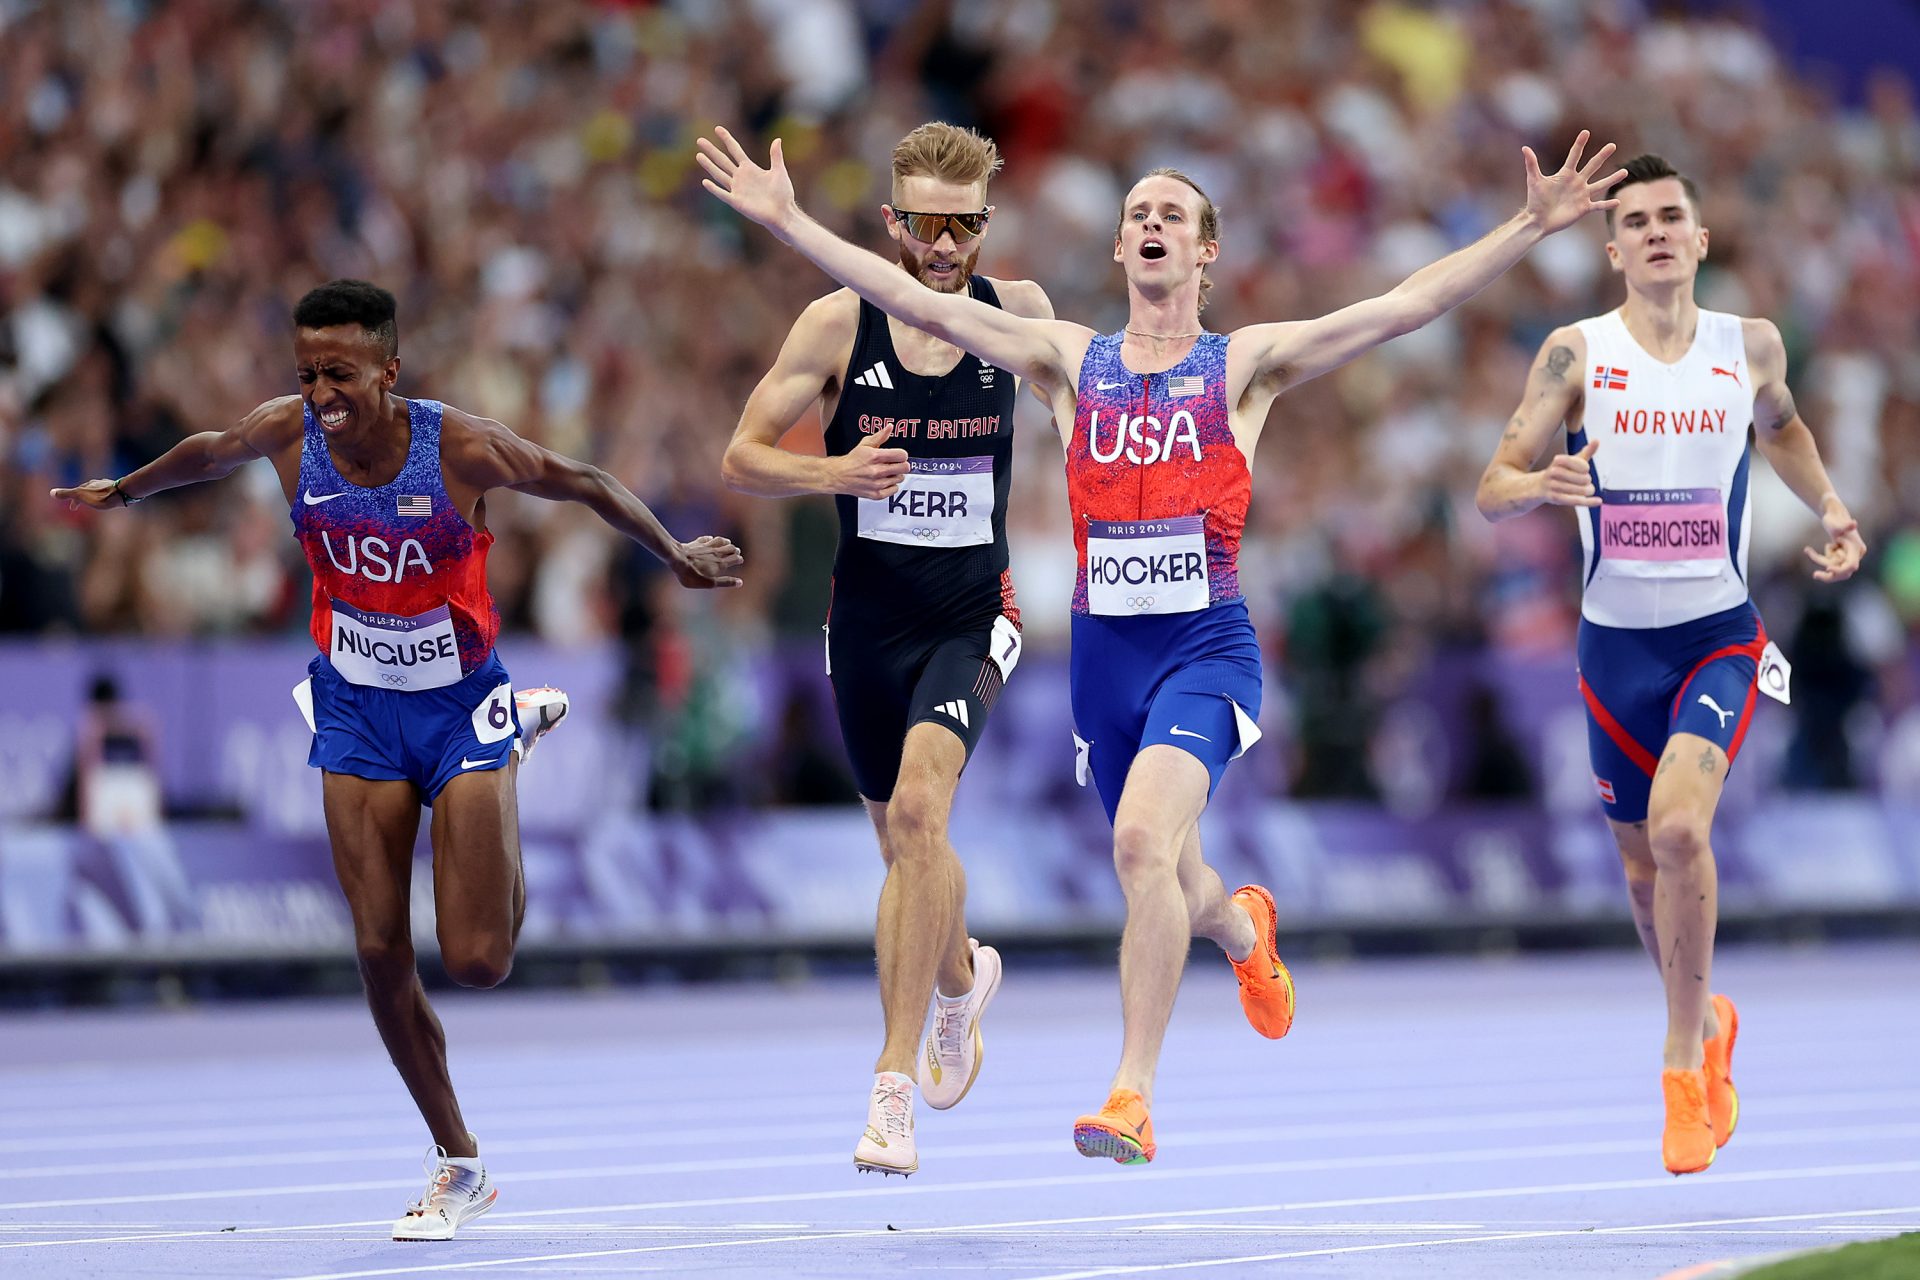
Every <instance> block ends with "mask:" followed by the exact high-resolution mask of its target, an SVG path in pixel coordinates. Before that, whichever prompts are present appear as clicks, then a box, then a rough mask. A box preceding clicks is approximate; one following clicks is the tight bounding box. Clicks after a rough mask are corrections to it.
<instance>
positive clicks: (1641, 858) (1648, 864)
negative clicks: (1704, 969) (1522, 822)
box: [1607, 819, 1720, 1040]
mask: <svg viewBox="0 0 1920 1280" xmlns="http://www.w3.org/2000/svg"><path fill="white" fill-rule="evenodd" d="M1607 825H1609V826H1611V827H1612V828H1613V842H1614V844H1615V845H1617V846H1619V849H1620V863H1621V865H1622V866H1623V867H1624V868H1625V869H1626V873H1627V904H1628V906H1629V908H1630V909H1631V910H1632V911H1633V927H1634V928H1635V929H1636V930H1638V931H1639V934H1640V945H1641V946H1643V947H1645V948H1646V950H1647V954H1648V955H1649V956H1651V957H1653V967H1654V968H1655V969H1658V970H1659V971H1660V972H1661V973H1662V974H1663V975H1664V974H1665V972H1666V958H1665V956H1664V955H1662V953H1661V950H1660V930H1659V929H1658V928H1656V927H1655V925H1654V920H1653V895H1654V886H1655V884H1657V883H1658V881H1659V868H1658V867H1657V866H1656V865H1655V863H1654V860H1653V846H1652V844H1651V843H1650V842H1649V841H1648V839H1647V824H1646V823H1645V822H1614V821H1613V820H1611V819H1609V820H1608V824H1607ZM1703 1025H1704V1027H1705V1031H1706V1037H1707V1039H1709V1040H1711V1039H1712V1038H1713V1037H1715V1036H1717V1035H1719V1034H1720V1017H1719V1015H1718V1014H1716V1013H1715V1012H1714V1011H1713V1001H1712V1000H1708V1001H1707V1018H1706V1022H1705V1023H1704V1024H1703Z"/></svg>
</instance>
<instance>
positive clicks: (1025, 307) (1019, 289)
mask: <svg viewBox="0 0 1920 1280" xmlns="http://www.w3.org/2000/svg"><path fill="white" fill-rule="evenodd" d="M987 279H988V280H989V281H990V282H991V283H992V285H993V291H994V292H995V293H996V294H998V295H999V297H1000V309H1001V310H1003V311H1006V312H1009V313H1011V314H1013V315H1016V316H1025V317H1026V318H1027V319H1029V320H1051V319H1053V318H1054V315H1053V300H1052V299H1050V298H1049V297H1047V291H1046V290H1045V289H1042V288H1041V287H1040V284H1039V282H1038V281H1036V280H999V279H995V278H994V277H993V276H988V277H987Z"/></svg>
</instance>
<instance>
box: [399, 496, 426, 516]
mask: <svg viewBox="0 0 1920 1280" xmlns="http://www.w3.org/2000/svg"><path fill="white" fill-rule="evenodd" d="M396 505H397V507H398V508H399V512H400V514H401V515H403V516H430V515H432V514H433V499H432V498H429V497H425V496H422V495H411V496H407V495H403V496H402V497H401V499H400V501H399V502H398V503H397V504H396Z"/></svg>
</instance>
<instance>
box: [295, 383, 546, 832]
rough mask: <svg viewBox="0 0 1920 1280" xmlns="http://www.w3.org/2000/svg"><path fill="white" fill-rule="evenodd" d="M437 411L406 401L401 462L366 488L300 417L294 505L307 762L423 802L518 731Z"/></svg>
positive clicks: (500, 759) (484, 765) (431, 404)
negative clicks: (305, 627) (443, 463)
mask: <svg viewBox="0 0 1920 1280" xmlns="http://www.w3.org/2000/svg"><path fill="white" fill-rule="evenodd" d="M443 412H444V406H442V405H441V404H440V403H438V402H437V401H433V400H412V401H409V402H408V404H407V424H408V430H409V432H410V439H409V442H408V446H407V460H406V462H405V463H404V464H403V465H402V466H401V468H400V474H399V475H397V476H395V477H394V478H393V479H392V480H391V481H389V482H388V483H386V484H383V485H377V486H374V487H371V488H369V487H365V486H362V485H356V484H350V483H348V482H347V481H346V480H344V479H342V478H341V476H340V473H339V471H338V470H337V469H336V468H335V467H334V465H333V456H332V454H331V453H329V452H328V449H327V441H326V437H325V435H324V434H322V432H321V430H320V425H319V423H318V422H317V421H316V420H315V419H314V415H313V411H312V410H311V409H306V410H304V414H305V436H304V439H303V442H302V446H301V450H300V489H299V492H298V493H296V494H295V495H294V497H293V506H292V518H293V528H294V535H295V536H296V537H298V538H299V540H300V545H301V547H302V549H303V550H305V552H306V555H307V563H308V564H309V565H310V566H311V567H312V569H313V624H312V631H313V639H314V643H315V644H317V645H319V647H320V654H319V656H318V657H316V658H314V660H313V662H312V664H311V665H310V666H309V667H308V672H309V679H308V681H307V682H306V684H304V685H302V687H301V688H300V689H299V690H297V691H296V692H295V698H296V699H297V700H299V701H300V702H301V705H302V709H303V710H304V711H305V712H306V713H307V718H308V722H309V724H310V725H311V726H312V728H313V731H314V734H313V746H312V748H311V750H310V751H309V752H308V753H307V763H308V764H311V765H313V766H314V767H315V768H319V769H325V770H327V771H328V772H330V773H339V774H346V775H350V776H353V777H358V778H370V779H376V780H403V781H409V782H412V783H413V784H414V786H415V787H416V788H418V790H419V792H420V794H421V797H422V798H423V799H425V800H426V801H427V802H428V803H432V801H433V799H434V797H436V796H437V795H439V793H440V791H441V789H442V788H444V787H445V786H446V785H447V783H448V782H449V781H451V780H452V779H453V778H455V777H457V776H459V775H460V774H463V773H475V772H487V771H490V770H495V769H500V768H503V767H505V765H506V764H507V762H508V761H509V760H510V759H511V758H512V755H513V751H512V748H513V739H514V738H515V737H517V736H518V734H519V727H520V725H519V716H518V713H517V711H516V710H515V707H514V702H513V682H512V680H511V679H510V678H509V677H508V675H507V671H506V668H505V667H504V666H503V665H502V664H501V662H500V658H499V656H498V655H497V654H496V653H495V652H494V649H493V643H494V638H495V637H496V636H497V635H498V634H499V632H500V614H499V611H498V610H497V609H495V608H494V605H493V597H492V596H491V595H490V594H489V593H488V591H487V548H488V547H490V546H492V545H493V535H492V534H491V533H488V532H485V531H483V530H476V529H475V528H474V527H473V526H472V525H470V524H468V523H467V521H466V518H465V517H464V516H462V515H461V514H460V511H459V510H458V508H456V507H455V506H454V504H453V502H452V500H451V499H450V498H449V497H448V496H447V489H446V483H445V481H444V479H443V478H442V475H441V470H440V424H441V419H442V415H443Z"/></svg>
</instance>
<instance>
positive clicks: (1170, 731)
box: [1071, 599, 1260, 821]
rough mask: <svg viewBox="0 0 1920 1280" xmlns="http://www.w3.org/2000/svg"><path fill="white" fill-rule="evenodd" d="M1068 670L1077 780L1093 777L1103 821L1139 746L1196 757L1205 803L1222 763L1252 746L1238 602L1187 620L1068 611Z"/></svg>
mask: <svg viewBox="0 0 1920 1280" xmlns="http://www.w3.org/2000/svg"><path fill="white" fill-rule="evenodd" d="M1071 670H1072V680H1073V686H1072V696H1073V722H1074V735H1073V744H1074V752H1075V760H1074V770H1075V774H1076V779H1077V781H1079V783H1080V785H1082V786H1085V785H1086V783H1087V779H1088V778H1089V777H1091V778H1092V779H1093V785H1094V788H1095V790H1097V791H1098V792H1099V793H1100V802H1101V803H1102V804H1104V805H1105V806H1106V808H1107V819H1108V821H1112V819H1113V816H1114V813H1115V811H1116V810H1117V809H1118V808H1119V807H1120V792H1121V790H1122V789H1123V788H1124V787H1125V786H1126V782H1127V770H1128V769H1130V768H1132V767H1133V758H1134V757H1135V756H1137V755H1139V754H1140V752H1141V751H1142V750H1144V749H1145V748H1147V747H1151V746H1155V745H1159V744H1165V745H1167V746H1172V747H1178V748H1180V749H1181V750H1182V751H1185V752H1186V753H1187V754H1189V755H1191V756H1193V757H1194V758H1195V759H1197V760H1199V761H1200V763H1201V764H1204V765H1205V766H1207V779H1208V785H1207V794H1208V795H1209V796H1211V795H1212V794H1213V790H1214V788H1216V787H1218V786H1219V785H1220V778H1221V775H1223V774H1224V773H1226V771H1227V762H1228V761H1230V760H1233V759H1236V758H1237V757H1239V756H1240V755H1241V754H1242V753H1243V752H1245V751H1246V749H1247V748H1248V747H1251V746H1252V745H1253V744H1254V743H1255V742H1257V741H1259V738H1260V730H1259V729H1258V728H1257V727H1256V724H1255V722H1256V721H1257V720H1258V719H1259V718H1260V643H1259V640H1258V639H1257V638H1256V637H1255V635H1254V632H1253V623H1252V621H1251V620H1250V619H1249V618H1248V617H1247V605H1246V601H1245V600H1244V599H1235V600H1228V601H1224V602H1222V603H1220V604H1216V605H1213V606H1212V607H1210V608H1207V609H1201V610H1196V611H1194V612H1192V613H1169V614H1144V615H1140V616H1136V617H1125V618H1104V617H1098V616H1096V615H1093V614H1081V613H1076V614H1074V615H1073V659H1072V666H1071Z"/></svg>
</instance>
